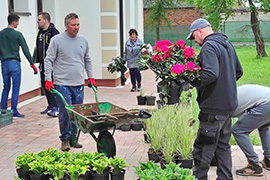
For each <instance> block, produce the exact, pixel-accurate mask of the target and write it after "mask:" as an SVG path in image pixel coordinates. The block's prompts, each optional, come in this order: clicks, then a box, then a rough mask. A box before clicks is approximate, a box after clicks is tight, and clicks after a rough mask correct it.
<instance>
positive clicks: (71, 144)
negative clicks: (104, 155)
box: [69, 139, 83, 149]
mask: <svg viewBox="0 0 270 180" xmlns="http://www.w3.org/2000/svg"><path fill="white" fill-rule="evenodd" d="M69 144H70V146H71V147H73V148H78V149H79V148H82V147H83V145H81V144H80V143H78V142H77V144H76V145H74V144H73V142H72V140H71V139H70V140H69Z"/></svg>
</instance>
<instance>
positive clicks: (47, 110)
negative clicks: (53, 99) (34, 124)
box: [40, 106, 52, 114]
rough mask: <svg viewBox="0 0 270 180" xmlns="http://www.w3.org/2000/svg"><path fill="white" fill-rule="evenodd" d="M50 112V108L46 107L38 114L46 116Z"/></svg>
mask: <svg viewBox="0 0 270 180" xmlns="http://www.w3.org/2000/svg"><path fill="white" fill-rule="evenodd" d="M51 110H52V108H51V107H49V106H48V107H47V108H46V109H45V110H44V111H41V112H40V114H47V113H48V112H50V111H51Z"/></svg>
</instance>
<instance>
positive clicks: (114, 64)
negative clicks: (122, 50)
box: [107, 56, 125, 73]
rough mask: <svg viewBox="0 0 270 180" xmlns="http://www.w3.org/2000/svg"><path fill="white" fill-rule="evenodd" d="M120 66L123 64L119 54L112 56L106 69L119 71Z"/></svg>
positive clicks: (112, 71)
mask: <svg viewBox="0 0 270 180" xmlns="http://www.w3.org/2000/svg"><path fill="white" fill-rule="evenodd" d="M122 66H125V62H124V61H123V58H121V57H120V56H115V57H114V58H112V61H111V62H110V63H109V64H108V66H107V69H108V71H109V72H110V73H114V72H120V71H121V67H122Z"/></svg>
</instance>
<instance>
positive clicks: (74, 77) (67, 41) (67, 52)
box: [44, 32, 93, 86]
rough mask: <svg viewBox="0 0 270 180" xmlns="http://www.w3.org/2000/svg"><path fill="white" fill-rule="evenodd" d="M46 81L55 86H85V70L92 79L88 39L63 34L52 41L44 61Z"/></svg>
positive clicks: (78, 35)
mask: <svg viewBox="0 0 270 180" xmlns="http://www.w3.org/2000/svg"><path fill="white" fill-rule="evenodd" d="M44 64H45V80H46V81H52V77H51V74H52V72H53V83H54V84H55V85H64V86H79V85H83V84H84V69H85V70H86V73H87V76H88V78H92V77H93V75H92V62H91V59H90V56H89V47H88V42H87V39H86V38H85V37H84V36H82V35H80V34H77V35H76V36H75V37H70V36H68V35H67V33H65V32H63V33H61V34H59V35H56V36H54V37H53V38H52V39H51V42H50V45H49V48H48V50H47V55H46V58H45V60H44Z"/></svg>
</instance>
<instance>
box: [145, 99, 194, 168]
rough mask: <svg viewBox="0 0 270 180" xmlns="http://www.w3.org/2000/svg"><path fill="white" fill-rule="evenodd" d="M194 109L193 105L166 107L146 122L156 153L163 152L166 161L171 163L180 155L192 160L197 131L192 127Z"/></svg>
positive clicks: (154, 113)
mask: <svg viewBox="0 0 270 180" xmlns="http://www.w3.org/2000/svg"><path fill="white" fill-rule="evenodd" d="M192 121H193V109H192V106H191V105H188V104H187V105H182V104H180V105H178V106H173V105H169V106H165V107H163V108H161V109H158V110H156V111H155V112H153V114H152V117H151V118H150V119H148V120H147V122H146V132H147V134H148V136H149V137H150V139H151V147H152V148H153V149H154V151H155V152H158V151H162V152H163V154H164V158H165V161H166V162H167V163H169V162H171V161H172V159H173V157H174V155H175V154H176V153H179V154H180V155H181V156H182V157H183V158H184V159H190V158H191V153H192V147H193V143H194V140H195V137H196V131H195V130H194V126H192V125H191V124H192Z"/></svg>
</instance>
